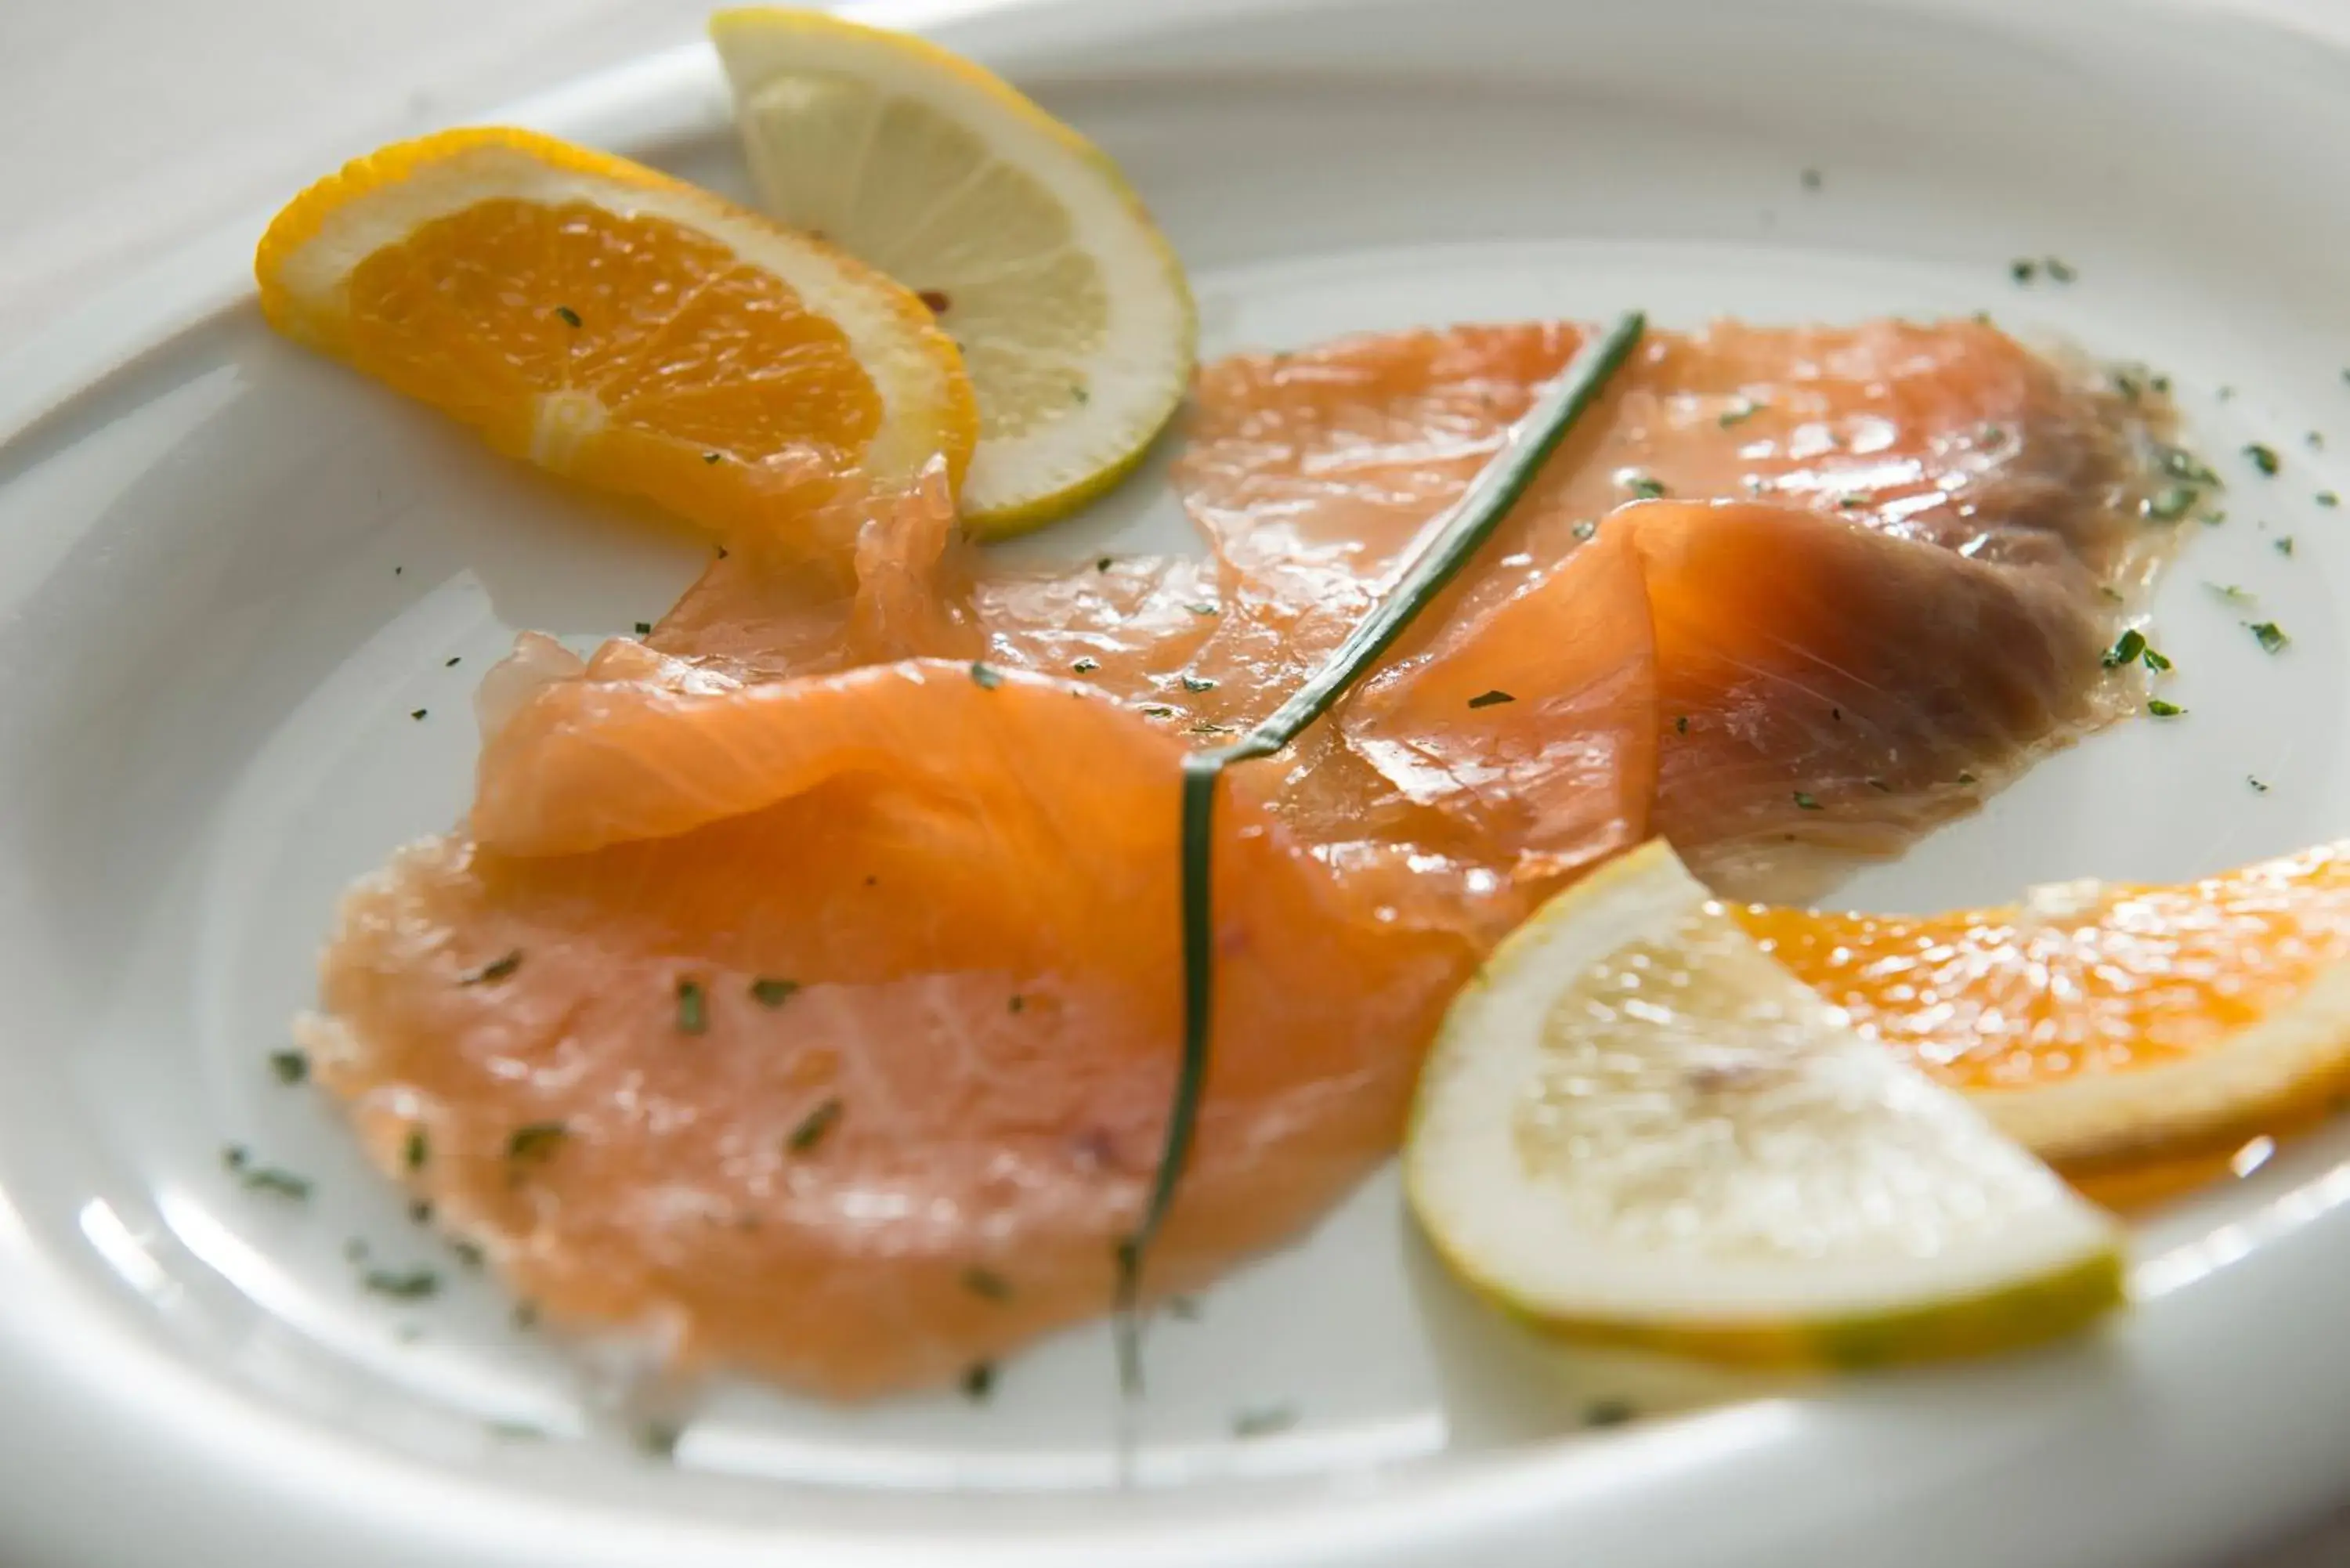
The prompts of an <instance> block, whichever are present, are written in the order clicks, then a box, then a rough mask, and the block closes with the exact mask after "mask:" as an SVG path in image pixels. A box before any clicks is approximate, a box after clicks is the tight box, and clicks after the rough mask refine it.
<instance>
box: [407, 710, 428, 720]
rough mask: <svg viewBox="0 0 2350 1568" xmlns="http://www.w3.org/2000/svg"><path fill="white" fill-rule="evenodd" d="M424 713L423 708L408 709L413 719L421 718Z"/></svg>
mask: <svg viewBox="0 0 2350 1568" xmlns="http://www.w3.org/2000/svg"><path fill="white" fill-rule="evenodd" d="M424 713H425V710H423V709H421V708H411V709H410V710H409V711H408V716H409V717H410V718H411V719H421V718H422V717H424Z"/></svg>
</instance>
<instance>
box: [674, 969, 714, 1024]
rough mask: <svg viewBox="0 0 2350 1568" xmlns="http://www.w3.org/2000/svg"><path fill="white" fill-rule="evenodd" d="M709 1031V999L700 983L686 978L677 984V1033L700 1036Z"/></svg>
mask: <svg viewBox="0 0 2350 1568" xmlns="http://www.w3.org/2000/svg"><path fill="white" fill-rule="evenodd" d="M709 1029H710V998H709V996H708V995H707V994H706V993H705V992H703V991H702V982H701V981H698V980H694V979H691V978H690V977H689V978H688V979H685V980H681V981H678V982H677V1032H678V1033H680V1034H702V1033H708V1032H709Z"/></svg>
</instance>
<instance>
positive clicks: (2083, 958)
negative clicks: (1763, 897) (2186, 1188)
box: [1738, 842, 2350, 1171]
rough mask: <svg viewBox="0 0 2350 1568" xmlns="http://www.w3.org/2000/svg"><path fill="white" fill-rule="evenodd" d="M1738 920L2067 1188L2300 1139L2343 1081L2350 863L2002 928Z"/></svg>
mask: <svg viewBox="0 0 2350 1568" xmlns="http://www.w3.org/2000/svg"><path fill="white" fill-rule="evenodd" d="M1738 914H1739V918H1740V919H1741V920H1742V922H1743V923H1744V924H1745V926H1746V928H1747V929H1749V930H1750V931H1751V932H1752V933H1753V934H1754V935H1755V936H1756V937H1757V938H1759V939H1760V940H1762V941H1763V943H1764V945H1765V946H1766V947H1767V948H1768V949H1769V950H1771V951H1773V953H1774V954H1775V955H1776V956H1777V957H1778V959H1779V961H1781V962H1782V963H1783V964H1785V965H1786V966H1787V968H1789V969H1790V970H1792V971H1794V973H1795V975H1796V976H1797V977H1798V978H1799V979H1801V980H1803V981H1805V982H1806V983H1808V984H1810V985H1811V986H1813V987H1814V988H1815V989H1816V990H1818V991H1819V992H1821V993H1822V994H1823V995H1825V997H1826V998H1827V999H1828V1000H1829V1001H1830V1002H1834V1003H1835V1004H1836V1005H1837V1006H1839V1007H1842V1008H1844V1009H1845V1010H1846V1012H1849V1013H1850V1014H1851V1015H1852V1018H1853V1020H1854V1022H1855V1023H1857V1024H1859V1025H1860V1026H1861V1027H1862V1028H1863V1029H1864V1030H1866V1031H1868V1032H1870V1033H1874V1034H1876V1035H1877V1036H1878V1037H1879V1038H1881V1039H1883V1040H1884V1041H1885V1042H1886V1043H1887V1044H1889V1045H1891V1046H1893V1047H1894V1048H1895V1049H1897V1050H1898V1051H1900V1052H1901V1053H1902V1054H1904V1055H1906V1056H1908V1057H1910V1058H1912V1059H1914V1060H1915V1061H1916V1062H1917V1063H1918V1065H1919V1066H1920V1067H1922V1068H1924V1069H1925V1070H1926V1071H1927V1072H1928V1073H1929V1074H1930V1075H1933V1076H1934V1077H1935V1078H1937V1079H1938V1080H1939V1081H1940V1082H1942V1083H1944V1084H1948V1085H1951V1086H1953V1087H1955V1088H1960V1089H1963V1090H1965V1091H1967V1092H1968V1094H1969V1095H1970V1097H1972V1098H1973V1099H1974V1100H1975V1101H1976V1103H1977V1104H1978V1105H1980V1106H1982V1107H1983V1108H1984V1109H1985V1110H1986V1111H1987V1112H1988V1113H1989V1114H1990V1115H1991V1116H1992V1118H1993V1120H1995V1121H1997V1122H1998V1123H1999V1124H2000V1126H2001V1127H2002V1128H2003V1129H2004V1130H2006V1131H2007V1132H2008V1133H2010V1134H2011V1135H2012V1136H2013V1137H2017V1138H2019V1139H2021V1140H2022V1142H2024V1143H2025V1144H2027V1145H2029V1146H2030V1147H2032V1148H2033V1151H2034V1152H2035V1153H2037V1154H2039V1155H2040V1156H2042V1158H2046V1159H2049V1160H2052V1161H2054V1162H2055V1163H2057V1164H2059V1165H2061V1166H2064V1167H2066V1168H2068V1169H2073V1170H2075V1171H2077V1170H2079V1169H2080V1168H2084V1167H2111V1166H2116V1165H2121V1164H2135V1163H2138V1162H2141V1161H2144V1160H2146V1159H2148V1158H2156V1157H2161V1158H2177V1157H2183V1156H2187V1155H2189V1154H2192V1153H2194V1152H2196V1151H2198V1150H2202V1149H2209V1148H2211V1147H2219V1146H2220V1144H2222V1143H2224V1142H2225V1141H2226V1140H2228V1139H2231V1138H2236V1137H2243V1136H2248V1135H2249V1134H2250V1133H2251V1132H2255V1131H2261V1130H2266V1129H2268V1128H2269V1127H2272V1126H2283V1125H2288V1124H2293V1123H2299V1122H2305V1121H2306V1120H2308V1119H2309V1118H2310V1117H2311V1116H2312V1115H2313V1114H2314V1112H2315V1111H2316V1110H2317V1109H2318V1108H2319V1107H2322V1106H2324V1103H2325V1102H2326V1101H2327V1100H2328V1099H2329V1098H2330V1097H2331V1096H2333V1095H2334V1094H2335V1093H2336V1092H2338V1090H2339V1088H2340V1086H2341V1085H2342V1083H2343V1081H2344V1080H2345V1077H2350V963H2346V962H2345V960H2350V842H2345V843H2337V844H2330V845H2321V846H2316V847H2314V848H2311V849H2305V850H2303V851H2301V852H2299V853H2297V854H2293V855H2287V856H2283V857H2279V858H2277V859H2273V860H2267V861H2262V862H2260V863H2258V864H2256V865H2251V866H2247V867H2241V868H2240V869H2238V870H2234V871H2230V872H2227V873H2225V874H2223V875H2220V876H2217V877H2207V878H2205V879H2203V880H2201V881H2198V882H2189V883H2183V884H2180V885H2178V886H2177V887H2168V888H2164V887H2135V886H2127V885H2120V884H2101V883H2094V882H2082V883H2065V884H2059V885H2056V886H2054V887H2049V888H2041V889H2038V890H2036V891H2034V892H2033V894H2032V895H2030V896H2029V897H2028V898H2025V899H2024V900H2023V901H2022V903H2019V904H2016V905H2013V906H2010V907H2007V908H2003V909H1964V910H1958V911H1954V912H1952V913H1950V914H1942V915H1929V916H1891V915H1862V914H1823V913H1817V912H1814V911H1810V910H1803V909H1773V908H1766V907H1763V906H1752V907H1748V908H1745V909H1741V910H1739V911H1738Z"/></svg>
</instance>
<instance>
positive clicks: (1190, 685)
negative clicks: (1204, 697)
mask: <svg viewBox="0 0 2350 1568" xmlns="http://www.w3.org/2000/svg"><path fill="white" fill-rule="evenodd" d="M1215 689H1216V683H1215V682H1214V681H1213V680H1209V679H1208V678H1207V677H1206V676H1204V675H1186V676H1185V677H1183V690H1184V691H1214V690H1215Z"/></svg>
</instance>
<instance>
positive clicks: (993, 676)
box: [971, 659, 1003, 691]
mask: <svg viewBox="0 0 2350 1568" xmlns="http://www.w3.org/2000/svg"><path fill="white" fill-rule="evenodd" d="M971 682H972V685H974V686H976V687H978V688H979V689H980V690H981V691H994V690H995V689H996V688H997V687H999V686H1001V685H1003V671H1002V670H997V669H995V668H994V667H993V666H992V665H986V664H982V663H980V662H979V660H977V659H972V664H971Z"/></svg>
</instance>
